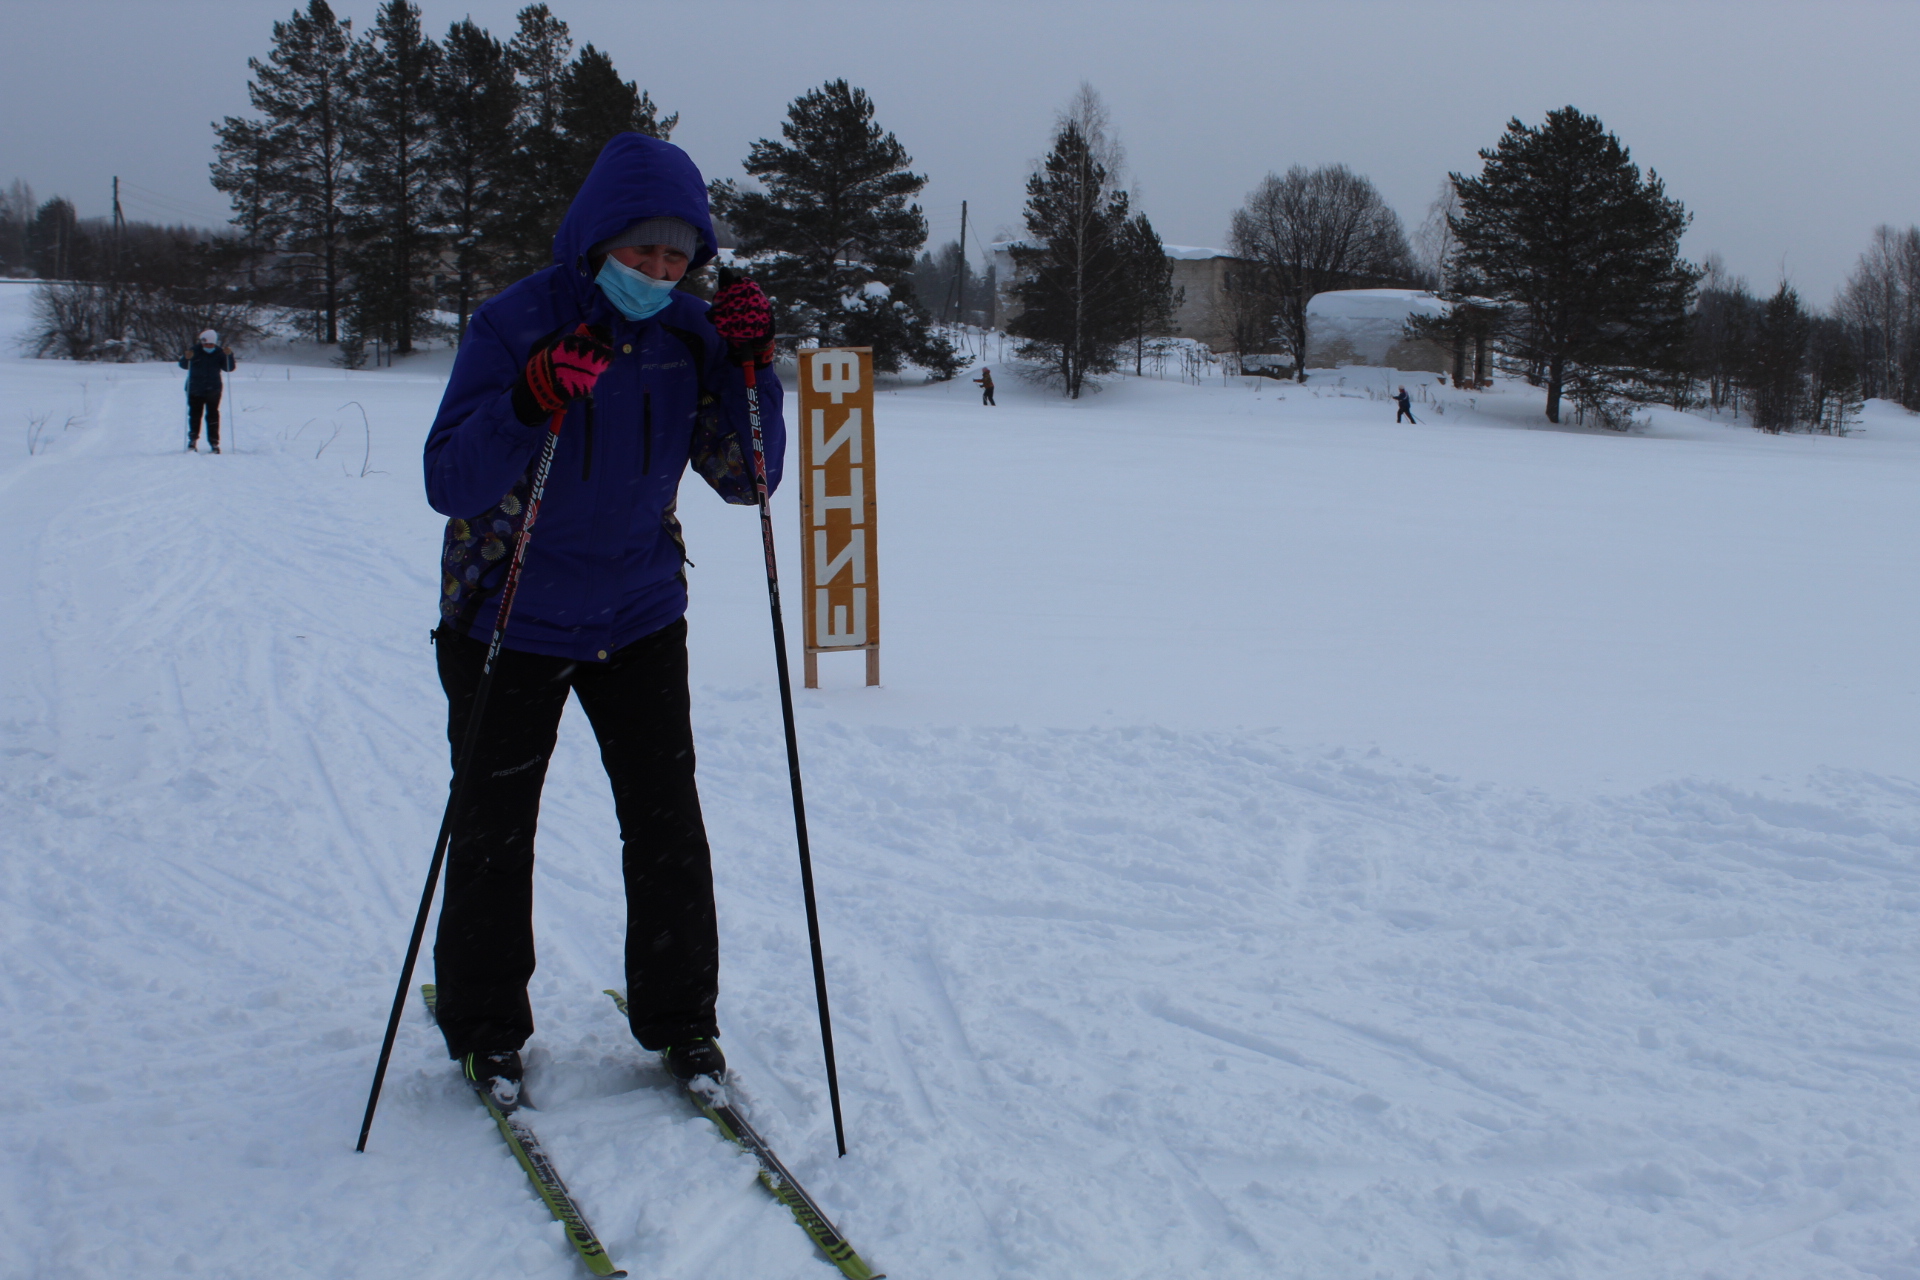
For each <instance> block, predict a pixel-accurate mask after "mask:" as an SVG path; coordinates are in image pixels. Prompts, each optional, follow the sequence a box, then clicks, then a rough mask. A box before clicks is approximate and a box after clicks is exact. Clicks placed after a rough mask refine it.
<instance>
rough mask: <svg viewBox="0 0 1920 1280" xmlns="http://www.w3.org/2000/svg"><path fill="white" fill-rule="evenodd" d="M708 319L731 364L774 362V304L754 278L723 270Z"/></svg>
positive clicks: (708, 311) (709, 309)
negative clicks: (719, 338) (720, 339)
mask: <svg viewBox="0 0 1920 1280" xmlns="http://www.w3.org/2000/svg"><path fill="white" fill-rule="evenodd" d="M707 319H708V320H709V321H711V322H712V324H713V327H714V331H715V332H717V333H718V334H719V335H720V336H721V337H722V338H723V339H725V340H726V344H727V360H728V361H729V362H730V363H733V364H742V365H743V364H749V363H751V364H756V365H764V364H772V363H773V304H772V303H770V302H768V301H767V295H766V294H765V293H764V292H762V291H761V288H760V286H759V284H758V283H756V282H755V281H754V279H753V277H751V276H737V275H735V274H734V273H733V272H731V271H722V272H721V273H720V291H719V292H718V293H716V294H714V295H713V305H712V306H710V307H709V308H708V309H707Z"/></svg>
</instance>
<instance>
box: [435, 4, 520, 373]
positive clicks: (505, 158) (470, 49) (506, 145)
mask: <svg viewBox="0 0 1920 1280" xmlns="http://www.w3.org/2000/svg"><path fill="white" fill-rule="evenodd" d="M441 49H442V51H443V55H444V56H443V57H442V59H441V64H440V83H439V85H438V87H437V88H436V89H435V91H434V140H433V151H434V156H433V163H432V168H433V170H434V172H435V173H436V175H437V176H438V181H437V183H436V184H435V189H434V193H433V196H434V216H435V220H436V221H437V223H438V225H439V227H440V230H441V233H442V234H443V235H444V236H445V239H446V243H447V245H448V246H449V247H450V248H451V250H452V253H453V268H454V288H453V297H452V299H451V301H452V302H453V309H454V311H455V313H456V314H457V315H458V316H459V322H458V323H459V331H458V332H459V337H460V338H462V339H464V338H465V337H466V335H467V317H468V316H470V315H472V314H473V308H474V306H475V304H476V303H478V302H479V300H480V299H481V298H482V297H484V296H485V295H487V294H489V293H491V292H493V291H494V290H495V289H496V288H498V287H499V286H500V285H502V284H505V283H507V281H506V280H505V279H503V278H502V277H501V276H500V275H499V274H498V265H499V259H500V252H499V249H500V244H499V242H500V240H501V236H500V226H499V222H500V214H499V210H500V208H501V206H503V205H504V204H505V203H506V202H507V194H508V192H509V191H510V190H511V187H512V183H513V178H514V174H513V169H512V159H513V121H514V117H515V115H516V114H517V113H518V111H519V105H520V88H519V85H518V84H517V83H516V82H515V80H514V78H513V67H512V65H511V63H509V62H508V60H507V50H506V46H504V45H502V44H501V43H500V41H498V40H496V39H495V38H494V37H493V36H491V35H489V34H487V32H486V31H485V29H483V28H481V27H478V26H475V25H474V23H473V20H472V19H470V18H466V19H462V20H461V21H459V22H456V23H454V24H453V26H452V27H450V28H448V30H447V38H446V41H445V42H444V43H443V44H442V46H441Z"/></svg>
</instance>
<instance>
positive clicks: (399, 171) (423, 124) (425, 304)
mask: <svg viewBox="0 0 1920 1280" xmlns="http://www.w3.org/2000/svg"><path fill="white" fill-rule="evenodd" d="M439 74H440V46H438V45H436V44H435V43H434V42H433V41H432V40H431V39H429V38H428V37H427V35H426V32H425V31H424V30H422V28H421V25H420V10H419V8H418V7H417V6H416V5H413V4H411V3H409V2H408V0H385V3H383V4H382V5H381V6H380V8H379V11H378V12H377V14H376V15H375V17H374V20H373V29H372V30H371V31H369V32H368V33H367V37H366V39H364V40H363V41H361V42H360V44H359V46H358V48H357V50H356V54H355V68H354V87H355V89H356V90H357V93H356V94H355V98H356V101H355V108H354V111H353V113H352V116H351V120H352V128H351V129H350V130H349V131H348V151H349V154H350V155H351V157H352V159H353V161H354V175H353V183H352V186H351V197H352V217H351V220H350V222H349V224H348V225H349V235H350V240H351V244H352V253H351V259H352V261H351V265H352V267H353V271H354V296H353V319H354V328H355V331H356V332H357V333H358V334H359V335H360V336H361V337H363V338H364V337H371V336H374V335H379V336H382V337H384V338H386V339H387V341H389V342H391V343H392V344H393V348H394V350H395V351H396V352H397V353H399V354H401V355H406V354H408V353H409V352H411V351H412V350H413V341H414V337H415V335H416V334H417V333H418V332H419V331H420V329H421V327H422V325H423V324H424V322H425V320H426V315H427V312H428V311H429V310H430V309H431V308H432V304H433V297H432V290H431V278H432V272H433V266H434V262H435V256H436V254H437V251H438V249H439V243H438V240H439V238H438V236H437V235H436V234H435V232H434V228H433V222H434V219H433V214H434V199H433V197H434V193H435V188H436V186H437V182H436V177H437V175H436V173H435V170H434V160H435V148H434V145H433V143H434V134H435V123H436V121H435V109H434V108H435V104H434V97H433V95H434V89H435V85H436V82H437V80H438V78H439Z"/></svg>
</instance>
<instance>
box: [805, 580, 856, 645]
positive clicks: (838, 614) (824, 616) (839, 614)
mask: <svg viewBox="0 0 1920 1280" xmlns="http://www.w3.org/2000/svg"><path fill="white" fill-rule="evenodd" d="M813 616H814V617H816V618H818V619H819V620H820V621H819V623H818V626H819V629H820V634H819V636H818V637H817V638H815V640H814V644H816V645H817V646H819V647H820V648H822V649H844V648H845V647H846V646H848V645H850V644H865V643H866V642H867V589H866V588H865V587H855V588H854V589H853V625H852V626H851V627H849V626H847V606H845V605H843V604H836V605H833V606H832V607H831V608H829V607H828V605H827V589H826V588H825V587H817V588H815V589H814V593H813Z"/></svg>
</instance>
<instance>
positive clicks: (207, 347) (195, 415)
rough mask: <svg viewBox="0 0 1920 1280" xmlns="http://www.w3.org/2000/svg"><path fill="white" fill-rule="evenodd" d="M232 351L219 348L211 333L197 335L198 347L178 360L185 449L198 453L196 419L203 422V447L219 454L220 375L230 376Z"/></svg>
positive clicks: (198, 426) (216, 337)
mask: <svg viewBox="0 0 1920 1280" xmlns="http://www.w3.org/2000/svg"><path fill="white" fill-rule="evenodd" d="M234 363H235V362H234V359H233V350H232V348H230V347H223V346H221V345H220V335H219V334H217V333H215V332H214V331H213V330H211V329H204V330H202V331H201V333H200V345H199V346H197V347H195V348H194V349H193V350H191V351H189V352H187V354H185V355H184V356H181V357H180V367H181V368H182V369H185V370H186V371H187V448H188V449H190V450H192V451H193V452H194V453H198V452H200V416H201V415H202V414H205V415H206V419H207V447H208V448H209V449H212V450H213V451H214V452H215V453H218V452H220V387H221V382H220V375H221V374H223V373H232V372H233V366H234Z"/></svg>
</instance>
